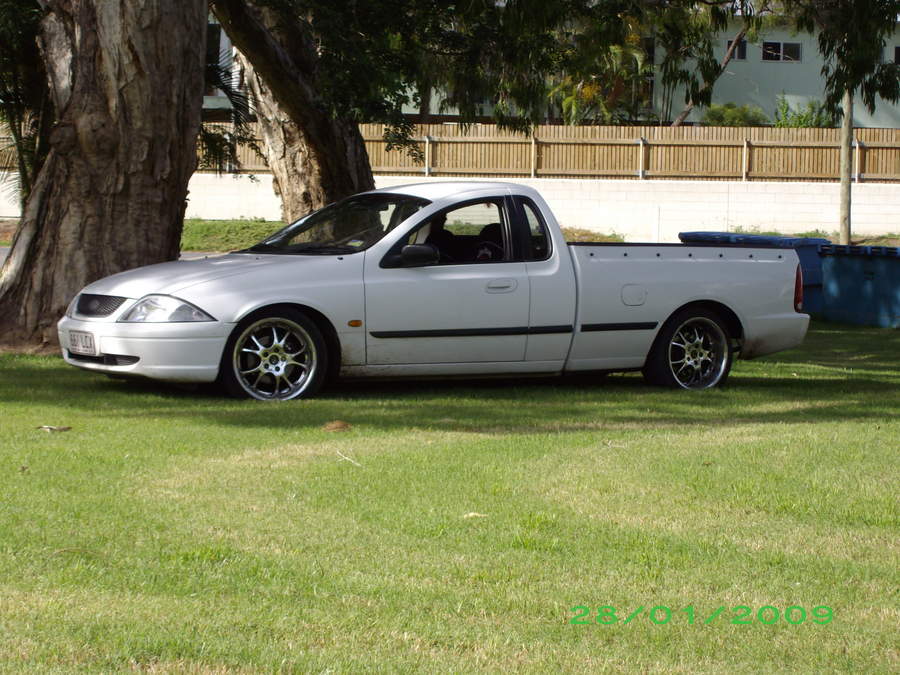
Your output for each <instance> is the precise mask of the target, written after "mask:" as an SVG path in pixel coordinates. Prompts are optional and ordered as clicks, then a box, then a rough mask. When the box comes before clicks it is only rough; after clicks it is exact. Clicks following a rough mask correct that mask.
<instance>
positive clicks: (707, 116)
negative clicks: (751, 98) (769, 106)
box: [703, 103, 770, 127]
mask: <svg viewBox="0 0 900 675" xmlns="http://www.w3.org/2000/svg"><path fill="white" fill-rule="evenodd" d="M769 123H770V122H769V118H768V117H766V114H765V113H764V112H763V111H762V109H760V108H759V107H757V106H754V105H740V106H739V105H737V104H735V103H723V104H721V105H720V104H717V103H713V104H711V105H710V106H709V107H707V108H706V110H705V111H704V113H703V124H704V125H705V126H708V127H760V126H766V125H767V124H769Z"/></svg>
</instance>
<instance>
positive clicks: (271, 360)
mask: <svg viewBox="0 0 900 675" xmlns="http://www.w3.org/2000/svg"><path fill="white" fill-rule="evenodd" d="M326 370H327V352H326V346H325V340H324V338H323V337H322V333H321V331H320V330H319V328H318V327H317V326H316V324H315V323H313V322H312V321H311V320H310V319H309V318H308V317H307V316H306V315H305V314H303V313H302V312H299V311H297V310H294V309H290V308H287V307H285V308H281V309H274V310H270V311H267V312H263V313H260V314H255V315H251V316H250V317H248V318H247V319H245V320H244V321H242V322H241V323H239V324H238V325H237V327H236V328H235V329H234V331H233V332H232V334H231V336H230V337H229V338H228V342H227V343H226V344H225V351H224V353H223V354H222V363H221V365H220V367H219V379H220V380H221V382H222V385H223V386H224V387H225V390H226V391H227V392H228V393H229V394H231V395H232V396H235V397H238V398H246V397H251V398H255V399H258V400H261V401H288V400H290V399H294V398H301V397H308V396H312V395H313V394H315V393H316V391H318V390H319V388H320V387H321V386H322V382H323V381H324V379H325V371H326Z"/></svg>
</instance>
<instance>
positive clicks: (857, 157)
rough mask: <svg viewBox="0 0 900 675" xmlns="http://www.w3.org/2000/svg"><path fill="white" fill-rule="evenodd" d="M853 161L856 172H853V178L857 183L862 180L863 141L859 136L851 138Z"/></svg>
mask: <svg viewBox="0 0 900 675" xmlns="http://www.w3.org/2000/svg"><path fill="white" fill-rule="evenodd" d="M853 146H854V147H853V161H854V162H856V172H855V173H854V174H853V180H854V182H856V183H859V182H860V181H861V180H862V151H863V149H864V148H863V143H862V141H860V140H859V137H858V136H857V137H856V138H854V139H853Z"/></svg>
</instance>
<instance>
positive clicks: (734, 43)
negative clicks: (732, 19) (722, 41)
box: [672, 26, 747, 127]
mask: <svg viewBox="0 0 900 675" xmlns="http://www.w3.org/2000/svg"><path fill="white" fill-rule="evenodd" d="M746 34H747V27H746V26H744V27H743V28H741V29H740V30H739V31H738V32H737V35H735V36H734V37H733V38H732V39H731V46H730V47H729V48H728V49H727V50H726V51H725V56H723V57H722V62H721V63H720V64H719V72H718V73H717V74H716V78H715V79H714V80H712V81H709V82H704V83H703V86H702V87H701V88H700V91H701V92H706V91H707V90H708V89H712V87H713V85H714V84H715V83H716V80H718V79H719V76H721V75H722V73H724V72H725V68H727V67H728V64H729V63H730V62H731V59H732V57H733V56H734V50H735V49H737V47H738V45H739V44H740V42H741V40H743V39H744V36H745V35H746ZM695 105H696V103H694V100H693V99H691V100H689V101H688V102H687V105H686V106H685V108H684V110H682V111H681V114H680V115H678V117H676V118H675V121H673V122H672V126H673V127H680V126H681V125H682V124H684V121H685V120H686V119H687V116H688V115H690V114H691V110H693V109H694V106H695Z"/></svg>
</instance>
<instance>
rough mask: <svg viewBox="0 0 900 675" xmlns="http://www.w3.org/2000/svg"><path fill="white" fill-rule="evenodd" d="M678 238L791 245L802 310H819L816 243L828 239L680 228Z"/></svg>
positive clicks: (819, 261)
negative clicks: (800, 276) (800, 282)
mask: <svg viewBox="0 0 900 675" xmlns="http://www.w3.org/2000/svg"><path fill="white" fill-rule="evenodd" d="M678 238H679V239H681V241H683V242H684V243H685V244H691V243H702V244H738V245H741V246H777V247H778V248H792V249H794V250H795V251H796V252H797V257H798V258H800V268H801V269H802V270H803V311H804V312H808V313H810V314H820V313H821V312H822V310H823V301H822V300H823V298H822V259H821V258H820V257H819V247H820V246H822V245H827V244H830V243H831V242H830V241H829V240H828V239H821V238H817V237H780V236H775V235H768V234H743V233H739V232H681V233H679V234H678Z"/></svg>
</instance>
